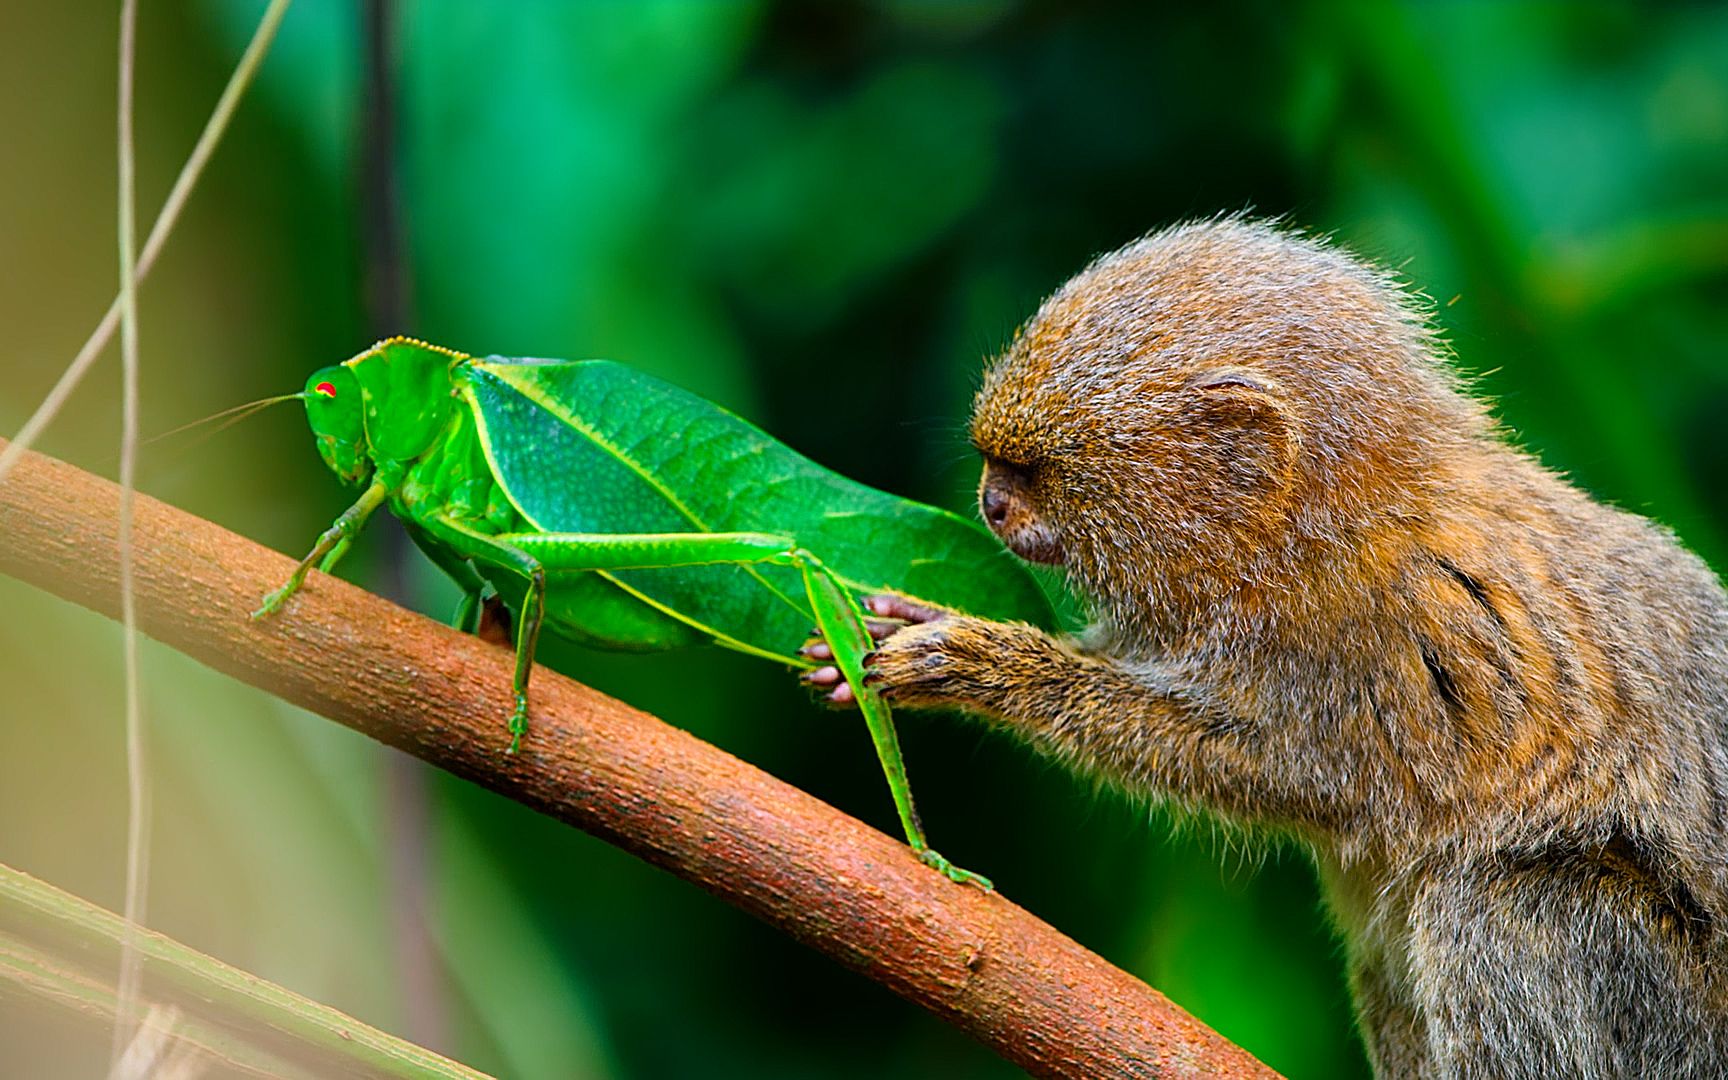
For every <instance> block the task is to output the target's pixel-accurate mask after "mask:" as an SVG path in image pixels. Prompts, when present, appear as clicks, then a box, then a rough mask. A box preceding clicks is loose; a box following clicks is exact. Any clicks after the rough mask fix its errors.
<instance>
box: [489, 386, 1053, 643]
mask: <svg viewBox="0 0 1728 1080" xmlns="http://www.w3.org/2000/svg"><path fill="white" fill-rule="evenodd" d="M455 374H456V378H457V380H458V383H459V385H460V386H461V387H462V393H463V394H464V396H465V397H466V398H467V399H468V401H469V402H470V404H471V405H472V407H473V410H474V415H475V418H476V422H477V424H478V425H479V431H480V435H481V439H482V442H483V444H484V446H485V450H486V454H487V457H488V459H489V460H490V462H491V465H492V468H493V471H494V473H495V474H496V475H497V477H498V479H499V481H500V483H501V484H502V485H503V487H504V490H505V492H506V493H507V494H508V495H509V497H510V499H511V501H512V502H513V503H514V504H515V505H516V507H517V509H519V510H520V511H521V512H522V514H523V515H524V516H525V517H527V518H528V519H529V520H530V521H532V522H533V523H534V524H535V525H537V526H538V527H539V528H540V529H541V530H543V531H546V532H580V533H685V532H759V533H770V534H774V535H781V536H786V537H788V538H789V539H790V540H791V541H792V542H793V543H794V544H796V545H797V546H799V547H802V548H805V549H807V550H809V551H811V552H813V553H814V554H815V555H816V556H817V557H818V558H819V559H821V560H822V562H823V563H824V564H825V565H826V566H827V567H828V568H829V569H830V570H831V571H832V572H833V573H834V574H835V575H836V576H837V577H838V578H839V579H840V581H841V582H842V583H843V584H845V585H846V586H847V587H848V588H850V589H853V590H855V591H857V592H860V593H863V592H873V591H886V590H893V591H897V592H903V593H907V594H910V595H912V596H916V597H919V598H921V599H923V600H927V601H930V602H932V603H936V604H940V605H943V606H946V607H953V608H957V609H960V610H963V611H967V612H971V613H973V614H977V615H983V616H987V617H991V618H998V619H1022V620H1026V621H1029V622H1036V623H1043V624H1046V625H1047V624H1048V623H1049V622H1050V619H1051V613H1050V606H1049V603H1048V601H1047V600H1046V598H1045V596H1044V593H1043V591H1042V590H1041V589H1040V588H1039V586H1038V584H1037V582H1036V581H1034V580H1033V579H1032V577H1031V575H1030V574H1029V573H1028V572H1027V571H1026V569H1025V568H1024V567H1023V566H1022V565H1020V564H1019V563H1018V562H1017V561H1015V560H1014V559H1013V557H1012V556H1011V555H1009V554H1008V553H1007V552H1006V551H1005V550H1003V548H1002V546H1001V544H1000V543H998V542H997V540H996V539H995V538H994V537H992V536H991V535H990V534H989V533H988V532H986V531H985V530H984V529H983V528H982V527H981V526H979V525H976V524H974V523H973V522H971V521H968V520H966V519H965V518H962V517H959V516H958V515H955V514H951V513H949V512H947V511H945V510H940V509H938V508H936V507H932V506H927V505H925V504H923V503H917V502H913V501H911V500H908V499H902V498H899V497H897V496H894V495H889V494H887V493H885V492H881V491H877V490H875V489H874V488H870V487H866V486H865V485H863V484H860V483H857V482H856V481H853V480H849V479H847V478H846V477H843V476H841V475H839V474H838V473H835V472H833V471H831V470H829V469H825V468H823V467H822V466H820V465H817V464H816V463H815V462H813V461H811V460H809V459H808V458H806V457H803V456H802V455H800V454H798V453H797V452H795V451H793V450H792V449H791V448H789V447H787V446H785V445H784V444H782V443H780V442H778V441H777V440H775V439H773V438H772V437H770V436H769V435H767V434H765V433H764V432H763V431H761V430H760V429H758V428H757V427H755V426H754V425H752V424H750V423H748V422H746V421H744V420H742V419H740V418H739V417H737V416H735V415H733V414H732V413H729V412H727V411H726V410H724V409H722V408H720V407H719V406H717V405H715V404H713V403H712V402H709V401H706V400H704V399H702V398H700V397H697V396H696V395H694V394H691V393H689V392H687V391H685V390H681V389H679V388H678V387H675V386H672V385H670V384H668V383H665V382H662V381H660V380H659V379H655V378H653V377H651V376H648V375H644V374H642V373H641V372H639V371H635V370H633V369H631V368H629V367H625V366H623V365H620V364H614V363H611V362H608V361H604V360H582V361H541V360H517V359H510V358H503V357H487V358H485V359H483V360H474V361H471V362H470V363H468V364H465V365H463V366H462V367H461V368H460V369H459V370H458V371H457V372H456V373H455ZM602 576H604V577H606V578H608V579H610V580H611V581H612V582H613V583H614V584H615V585H616V586H617V587H618V588H620V589H622V590H624V592H625V593H626V594H628V595H630V596H632V597H634V598H635V599H636V600H637V601H638V602H639V603H641V604H642V605H645V606H646V607H648V608H651V609H654V610H655V611H657V612H659V613H661V614H663V615H670V616H672V617H675V618H677V619H679V620H680V621H683V622H686V623H688V624H691V625H693V626H695V627H698V628H700V629H701V630H702V631H703V632H704V633H707V634H710V635H712V636H713V637H714V638H715V639H716V640H719V641H721V642H722V643H725V644H730V645H732V646H734V647H738V648H742V649H744V650H746V651H750V652H758V653H765V654H768V655H771V656H774V657H777V658H788V659H789V658H790V657H791V656H792V654H793V650H795V649H796V648H797V647H798V645H799V643H800V642H802V641H803V639H804V636H805V634H806V633H807V632H808V631H809V629H810V627H811V625H812V623H813V615H812V613H811V611H810V607H809V602H808V599H807V598H806V595H805V591H804V587H803V584H802V582H801V580H800V577H799V573H798V571H797V570H796V569H793V568H792V567H781V566H761V565H758V566H722V565H714V566H686V567H667V568H655V569H649V570H630V571H620V572H616V573H611V574H606V575H602ZM608 612H610V613H608ZM547 615H548V618H550V619H552V620H554V621H555V622H557V623H560V624H562V625H563V626H564V628H565V629H567V630H573V631H575V632H576V633H577V635H578V636H583V637H588V638H591V639H599V640H611V641H616V642H618V643H620V644H629V640H628V639H629V635H628V633H626V632H623V631H622V630H621V628H617V627H612V626H606V625H597V621H601V622H603V621H605V620H608V619H612V618H615V617H616V612H615V611H613V610H612V609H611V608H605V609H602V610H600V611H596V610H595V609H594V608H592V607H589V608H588V609H586V610H582V609H580V608H579V607H578V606H577V605H574V604H571V605H566V604H562V603H557V602H555V601H554V602H553V603H551V604H550V606H549V608H548V612H547Z"/></svg>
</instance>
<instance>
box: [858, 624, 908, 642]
mask: <svg viewBox="0 0 1728 1080" xmlns="http://www.w3.org/2000/svg"><path fill="white" fill-rule="evenodd" d="M911 625H912V624H911V623H909V622H906V621H905V620H903V619H865V620H864V629H866V630H868V631H870V640H872V641H876V642H882V641H886V640H888V638H889V637H890V636H891V635H892V634H893V633H894V631H896V630H904V629H906V628H907V627H908V626H911Z"/></svg>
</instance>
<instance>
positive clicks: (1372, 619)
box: [842, 219, 1728, 1078]
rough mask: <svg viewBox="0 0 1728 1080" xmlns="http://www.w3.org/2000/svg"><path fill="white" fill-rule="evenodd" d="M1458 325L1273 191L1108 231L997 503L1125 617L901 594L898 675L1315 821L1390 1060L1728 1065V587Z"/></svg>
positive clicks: (1049, 349) (1356, 988)
mask: <svg viewBox="0 0 1728 1080" xmlns="http://www.w3.org/2000/svg"><path fill="white" fill-rule="evenodd" d="M1440 354H1441V349H1440V348H1439V346H1438V344H1437V342H1436V340H1435V337H1434V335H1433V332H1432V331H1431V330H1430V329H1429V327H1428V325H1427V322H1426V320H1425V317H1424V314H1423V312H1422V310H1421V308H1420V306H1419V305H1418V304H1417V303H1416V302H1415V301H1414V300H1413V298H1412V297H1411V296H1410V295H1409V294H1408V293H1407V292H1406V291H1405V290H1404V289H1403V288H1402V287H1401V286H1400V285H1399V284H1398V283H1397V282H1396V281H1395V280H1394V279H1393V278H1392V277H1391V276H1389V275H1388V274H1386V273H1383V272H1381V271H1379V270H1376V269H1373V268H1371V267H1369V266H1367V265H1365V264H1364V263H1362V262H1360V261H1358V260H1357V259H1355V258H1352V257H1351V256H1350V255H1348V254H1346V253H1344V252H1343V251H1341V250H1339V249H1337V248H1335V247H1333V246H1330V245H1329V244H1326V243H1324V242H1321V241H1318V240H1315V239H1311V238H1305V237H1302V236H1297V235H1293V234H1291V233H1289V232H1285V231H1281V230H1279V229H1277V228H1274V227H1272V226H1270V225H1267V224H1261V223H1256V222H1252V221H1246V220H1242V219H1223V220H1214V221H1207V222H1199V223H1192V224H1186V225H1181V226H1177V227H1175V228H1171V229H1168V230H1166V231H1163V232H1160V233H1157V234H1155V235H1153V236H1150V237H1147V238H1145V239H1143V240H1140V241H1138V242H1136V243H1133V244H1130V245H1129V246H1127V247H1125V248H1123V249H1121V250H1120V251H1117V252H1114V253H1112V254H1110V255H1107V256H1105V257H1103V258H1101V259H1099V260H1098V261H1096V262H1095V263H1093V264H1092V265H1091V266H1089V267H1087V268H1086V269H1085V270H1084V271H1082V272H1081V273H1080V274H1079V275H1078V276H1077V277H1075V278H1074V279H1073V280H1071V281H1069V282H1068V283H1067V284H1065V285H1064V286H1062V288H1061V289H1059V290H1058V291H1057V292H1056V293H1055V295H1053V296H1051V297H1050V298H1049V299H1048V300H1046V301H1045V302H1044V304H1043V306H1042V307H1041V308H1040V309H1039V310H1038V312H1037V314H1036V315H1035V316H1034V317H1033V318H1032V320H1031V321H1030V322H1029V323H1028V324H1027V325H1026V326H1025V328H1024V329H1023V331H1022V332H1021V333H1020V335H1019V336H1018V337H1017V338H1016V340H1015V341H1014V343H1013V344H1012V346H1011V347H1010V348H1009V349H1008V350H1007V352H1006V354H1005V355H1004V356H1002V357H1001V359H1000V360H998V361H997V362H996V363H995V365H994V366H992V367H991V368H990V370H989V372H988V373H987V375H986V376H985V380H984V384H983V389H982V390H981V391H980V392H979V394H978V398H977V402H976V407H975V411H974V414H973V418H972V428H971V431H972V438H973V441H974V443H975V444H976V445H977V447H978V449H979V450H980V451H981V452H982V453H983V455H984V458H985V463H986V464H985V470H984V478H983V484H982V496H983V502H984V507H985V513H986V517H987V519H989V521H990V523H991V525H992V526H993V527H994V528H995V529H996V530H997V532H998V533H999V534H1000V535H1001V536H1002V537H1003V539H1004V540H1005V541H1006V542H1007V543H1008V545H1009V546H1010V547H1011V548H1014V549H1015V550H1017V551H1019V552H1020V553H1021V554H1023V555H1026V556H1027V557H1030V558H1034V559H1038V560H1041V561H1046V562H1061V563H1063V564H1065V566H1066V568H1067V571H1068V573H1069V574H1070V575H1071V578H1072V581H1073V583H1074V584H1075V586H1076V587H1077V588H1078V589H1079V591H1081V592H1082V593H1083V594H1084V595H1085V596H1086V597H1088V598H1089V600H1090V601H1091V602H1092V604H1093V605H1094V608H1095V611H1096V613H1097V624H1096V625H1095V626H1093V627H1092V628H1091V629H1089V630H1088V631H1087V632H1086V633H1084V634H1082V635H1080V636H1079V637H1077V638H1072V639H1070V638H1064V637H1057V636H1052V635H1050V634H1047V633H1045V632H1043V631H1041V630H1038V629H1035V628H1033V627H1030V626H1026V625H1018V624H1004V623H992V622H987V621H984V620H980V619H975V618H971V617H967V616H960V615H953V614H949V613H943V612H933V611H928V610H922V611H920V610H917V609H913V608H911V607H910V605H903V604H900V605H897V604H896V602H895V601H893V600H891V599H888V598H884V599H881V600H878V601H875V602H874V603H875V606H876V609H877V610H878V611H879V612H880V613H883V614H890V615H895V614H897V615H900V616H901V617H903V618H909V619H910V620H911V621H913V622H915V623H917V625H912V626H909V627H907V628H905V629H902V630H900V631H898V632H897V633H894V634H892V635H891V636H889V637H887V638H886V639H885V640H884V641H883V642H882V643H881V645H880V648H879V649H878V651H877V653H876V655H875V658H874V661H873V668H872V676H871V678H872V680H873V681H874V682H876V683H877V684H878V685H879V686H880V687H881V688H882V690H883V691H884V692H885V694H886V696H887V697H888V698H889V699H891V700H893V701H894V702H896V703H897V704H909V705H922V706H947V707H955V708H959V709H964V710H967V711H970V712H973V713H977V714H980V715H982V716H984V717H987V718H989V719H990V720H992V721H994V722H995V723H997V724H999V725H1001V726H1003V727H1005V728H1008V729H1009V730H1011V731H1013V732H1016V733H1018V734H1019V735H1020V736H1021V737H1023V738H1025V739H1027V740H1029V741H1031V742H1032V743H1033V744H1035V745H1036V746H1038V747H1039V748H1041V749H1042V750H1044V751H1045V752H1047V753H1049V754H1051V755H1053V756H1055V757H1058V758H1060V759H1063V760H1064V761H1067V762H1069V763H1071V764H1072V765H1073V766H1074V767H1076V768H1078V769H1081V770H1083V771H1086V772H1088V773H1092V774H1096V775H1101V776H1103V777H1106V778H1108V779H1110V780H1112V781H1114V782H1116V783H1119V784H1120V785H1121V786H1123V787H1125V788H1127V789H1130V790H1133V791H1136V792H1143V793H1149V794H1152V795H1154V796H1157V797H1161V798H1170V799H1174V800H1177V801H1180V802H1182V803H1186V804H1190V805H1195V806H1201V807H1206V808H1209V809H1211V810H1214V811H1216V812H1218V813H1220V814H1222V815H1224V816H1225V817H1227V818H1229V819H1231V820H1234V821H1238V822H1242V823H1244V824H1248V825H1253V826H1264V827H1270V828H1273V829H1277V830H1281V831H1285V832H1288V833H1290V834H1293V835H1295V836H1296V837H1298V838H1300V840H1301V841H1302V842H1303V843H1304V844H1305V845H1306V846H1307V847H1309V848H1310V849H1311V850H1312V851H1313V853H1314V856H1315V859H1316V861H1317V863H1318V865H1319V868H1320V873H1321V878H1322V881H1323V884H1324V888H1325V893H1326V899H1327V903H1328V906H1329V907H1330V909H1331V911H1332V913H1333V916H1334V918H1335V920H1336V922H1337V924H1338V926H1339V927H1340V928H1341V930H1342V933H1343V935H1344V938H1345V941H1346V945H1347V954H1348V962H1349V966H1350V981H1351V986H1352V989H1353V992H1354V997H1355V1002H1356V1009H1357V1014H1358V1018H1359V1023H1360V1026H1361V1029H1362V1031H1363V1033H1364V1037H1365V1039H1366V1041H1367V1044H1368V1050H1369V1055H1370V1057H1371V1058H1372V1060H1373V1062H1374V1065H1375V1069H1376V1072H1377V1073H1378V1074H1379V1075H1381V1076H1391V1077H1405V1076H1443V1077H1532V1078H1534V1077H1560V1076H1580V1077H1702V1076H1719V1075H1728V967H1725V966H1724V965H1725V960H1728V944H1725V943H1728V831H1725V830H1728V820H1725V816H1724V815H1725V813H1728V730H1725V729H1728V596H1725V595H1724V592H1723V589H1722V587H1721V586H1720V585H1719V584H1718V582H1717V580H1716V578H1715V577H1714V576H1713V575H1712V573H1711V572H1710V570H1709V569H1708V568H1707V567H1706V566H1705V565H1704V563H1703V562H1702V561H1700V560H1699V559H1698V558H1697V557H1695V556H1694V555H1692V554H1690V553H1689V552H1687V551H1686V550H1685V549H1684V548H1682V547H1681V546H1680V545H1679V544H1678V543H1677V542H1676V541H1675V539H1674V537H1673V536H1672V535H1671V534H1670V533H1669V532H1668V531H1666V530H1665V529H1663V528H1662V527H1660V526H1658V525H1655V524H1652V523H1651V522H1649V521H1647V520H1645V519H1644V518H1641V517H1637V516H1635V515H1633V514H1629V513H1626V512H1624V511H1622V510H1618V509H1614V508H1612V507H1608V506H1604V505H1602V504H1600V503H1597V502H1594V501H1592V500H1591V499H1590V498H1589V497H1587V496H1586V495H1584V494H1583V493H1581V492H1580V491H1578V490H1577V489H1576V488H1574V487H1572V486H1571V485H1570V484H1568V483H1567V482H1566V481H1565V480H1564V479H1562V478H1561V477H1560V476H1559V475H1557V474H1555V473H1554V472H1552V471H1550V470H1548V469H1546V468H1544V467H1543V466H1542V465H1541V464H1539V463H1538V462H1537V461H1536V460H1535V459H1534V458H1533V457H1531V456H1530V455H1528V454H1526V453H1524V452H1522V451H1520V450H1518V449H1517V448H1515V447H1513V446H1511V445H1509V444H1508V442H1507V441H1506V440H1505V438H1504V437H1503V436H1502V434H1501V433H1500V432H1499V431H1498V430H1497V429H1496V427H1495V425H1494V423H1493V421H1492V420H1491V419H1490V417H1489V415H1488V413H1487V411H1486V410H1485V408H1484V406H1483V405H1482V404H1481V403H1480V402H1479V401H1477V400H1475V399H1474V398H1472V397H1471V396H1469V395H1468V394H1467V393H1466V392H1465V391H1464V389H1463V388H1462V387H1461V385H1460V381H1459V379H1458V378H1457V377H1456V376H1455V375H1454V374H1453V373H1452V371H1451V370H1450V369H1449V368H1448V366H1447V365H1446V363H1445V362H1444V361H1443V359H1442V357H1441V355H1440ZM842 696H844V695H842Z"/></svg>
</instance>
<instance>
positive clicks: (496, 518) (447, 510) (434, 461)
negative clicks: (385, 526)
mask: <svg viewBox="0 0 1728 1080" xmlns="http://www.w3.org/2000/svg"><path fill="white" fill-rule="evenodd" d="M392 504H393V506H392V508H393V509H394V510H395V511H396V513H397V516H398V517H401V518H403V519H404V520H406V521H417V520H421V519H423V518H425V517H429V516H432V515H442V516H444V517H448V518H450V519H451V520H454V521H458V522H462V523H463V524H465V525H468V526H470V527H472V528H473V529H475V530H476V531H478V532H483V533H486V534H488V535H491V536H496V535H498V534H500V533H507V532H513V531H516V530H518V529H520V528H522V526H523V522H522V517H521V515H520V514H519V513H517V511H516V508H515V507H514V506H513V505H511V502H510V499H509V498H508V496H506V495H505V493H504V489H503V487H502V486H501V485H500V484H499V483H498V479H497V477H496V476H494V475H493V472H492V468H491V466H490V465H489V464H488V462H487V460H486V453H485V450H484V449H483V448H482V446H481V445H480V438H479V434H478V432H477V430H476V425H475V421H474V416H473V414H472V413H470V412H469V411H468V410H467V409H455V410H453V411H452V414H451V418H450V422H449V426H448V427H447V428H446V429H445V431H444V433H443V436H442V437H441V438H440V439H439V441H438V442H436V443H434V444H433V446H432V447H431V448H430V449H429V450H428V452H427V453H426V454H425V455H423V456H422V457H421V458H420V459H419V460H418V461H416V462H414V464H413V465H412V466H411V467H410V468H409V470H408V475H407V478H406V479H405V481H404V482H403V484H402V486H401V487H400V488H399V489H398V490H397V492H396V494H395V496H394V497H393V499H392Z"/></svg>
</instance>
